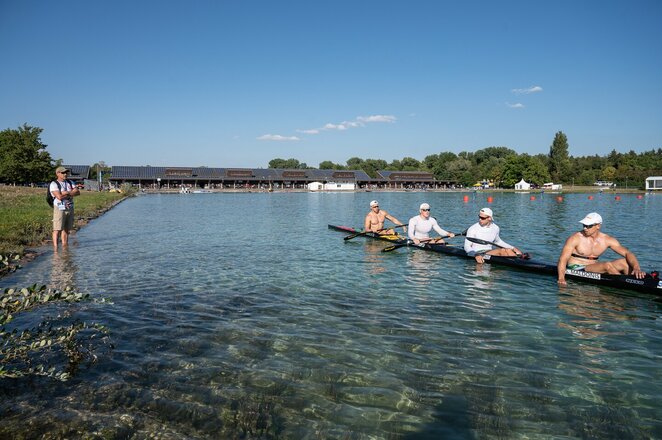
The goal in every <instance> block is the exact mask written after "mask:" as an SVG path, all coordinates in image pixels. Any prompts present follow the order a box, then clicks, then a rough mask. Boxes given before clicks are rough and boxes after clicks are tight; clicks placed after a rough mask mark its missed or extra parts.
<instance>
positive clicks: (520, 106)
mask: <svg viewBox="0 0 662 440" xmlns="http://www.w3.org/2000/svg"><path fill="white" fill-rule="evenodd" d="M506 105H507V106H508V107H510V108H524V104H522V103H520V102H518V103H516V104H510V103H508V102H506Z"/></svg>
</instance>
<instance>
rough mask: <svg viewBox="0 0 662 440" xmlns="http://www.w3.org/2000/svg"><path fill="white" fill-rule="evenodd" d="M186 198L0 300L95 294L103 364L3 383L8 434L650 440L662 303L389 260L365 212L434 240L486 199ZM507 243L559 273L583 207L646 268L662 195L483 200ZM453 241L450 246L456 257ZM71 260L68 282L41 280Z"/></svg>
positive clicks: (435, 262) (110, 224)
mask: <svg viewBox="0 0 662 440" xmlns="http://www.w3.org/2000/svg"><path fill="white" fill-rule="evenodd" d="M462 196H463V194H443V193H385V194H381V193H356V194H354V193H352V194H334V193H331V194H314V193H299V194H280V193H272V194H188V195H156V196H144V197H138V198H135V199H131V200H127V201H125V202H123V203H121V204H120V205H118V206H117V207H116V208H114V209H113V210H112V211H110V212H108V213H107V214H105V215H104V216H103V217H101V218H99V219H96V220H94V221H93V222H92V223H90V224H89V225H88V226H86V227H85V228H84V229H83V230H82V231H80V232H79V233H78V234H76V235H75V237H74V246H73V247H72V248H71V250H70V251H69V252H68V253H65V254H60V255H53V254H52V253H49V252H47V253H46V254H44V255H43V256H41V257H40V258H38V259H37V260H36V261H35V262H33V263H31V264H30V265H29V266H28V267H26V268H24V269H22V270H20V271H19V272H17V273H16V274H14V275H13V276H12V277H8V278H4V279H2V280H0V287H2V288H4V287H8V286H24V285H27V284H32V283H34V282H38V283H47V284H51V285H55V286H63V285H66V284H70V283H73V284H75V286H76V287H77V288H78V289H79V290H82V291H85V292H89V293H91V294H92V295H94V296H98V297H101V296H103V297H106V298H108V299H110V300H111V301H112V303H113V304H110V305H109V304H93V303H90V304H84V305H80V306H77V312H76V313H77V315H78V316H80V317H81V318H82V319H84V320H86V321H95V322H99V323H102V324H104V325H106V326H108V327H110V329H111V331H112V340H113V343H114V345H115V347H116V348H115V349H114V350H112V351H111V352H110V353H109V354H106V355H104V356H103V357H102V358H101V359H100V361H99V362H98V363H97V364H95V365H94V366H93V367H92V368H90V369H84V370H83V371H81V372H80V374H79V375H78V376H77V377H76V378H75V379H74V380H72V381H70V382H68V383H66V384H54V383H50V382H43V381H35V382H32V383H22V384H20V385H17V384H16V383H5V384H3V399H2V403H1V404H0V409H1V416H2V420H3V421H2V425H3V428H2V430H3V432H13V433H14V434H16V435H19V434H24V435H27V434H29V436H35V435H38V434H40V433H46V432H50V433H59V434H61V436H63V437H76V435H75V433H76V432H83V433H93V432H96V433H101V434H104V435H106V436H107V437H109V438H147V437H149V436H150V435H153V436H155V437H157V438H173V439H174V438H177V439H179V438H224V437H241V436H246V437H248V438H256V437H262V438H297V439H298V438H311V439H317V438H403V439H409V438H412V439H413V438H552V437H554V438H619V439H621V438H655V437H657V438H660V437H662V421H661V420H662V410H660V409H659V404H660V402H661V401H662V380H660V379H662V363H661V361H662V336H661V334H662V333H661V330H662V326H661V325H660V319H659V318H660V316H661V312H662V303H661V302H660V301H659V300H658V299H657V298H655V297H653V296H650V295H643V294H634V293H628V292H622V291H616V290H612V289H606V288H599V287H597V286H591V285H583V284H577V283H575V284H571V285H570V286H569V287H568V288H566V289H559V287H558V286H557V285H556V281H555V279H554V278H552V277H547V276H542V275H536V274H531V273H526V272H518V271H513V270H508V269H501V268H498V267H490V266H489V265H486V266H485V267H483V268H481V267H477V266H476V265H475V264H473V263H472V262H469V261H465V260H462V259H457V258H450V257H445V256H443V255H436V254H432V253H429V252H422V251H416V250H407V249H401V250H399V251H396V252H392V253H382V252H380V251H381V249H382V248H383V247H385V246H386V245H387V244H385V243H380V242H375V241H368V240H365V239H362V238H357V239H355V240H352V241H349V242H344V241H343V240H342V237H343V234H341V233H338V232H335V231H330V230H328V229H327V224H329V223H331V224H345V225H352V226H358V225H360V224H361V223H362V220H363V216H364V215H365V213H366V212H367V211H368V208H367V206H368V202H369V201H370V200H371V199H373V198H377V199H379V201H380V204H381V206H382V207H383V208H385V209H387V210H388V211H389V212H391V213H392V214H393V215H395V216H396V217H398V218H399V219H400V220H402V221H406V220H407V219H408V218H409V217H410V216H411V215H414V214H416V213H417V207H418V205H419V204H420V203H422V202H424V201H425V202H429V203H430V204H431V205H432V210H433V215H434V216H435V217H436V218H437V219H438V220H439V222H440V224H441V225H442V227H444V228H446V229H449V230H453V231H457V232H460V231H462V230H464V229H465V228H466V227H468V226H469V225H470V224H472V223H474V222H475V221H476V216H477V211H478V209H479V208H481V207H482V206H486V205H487V203H486V201H485V197H486V196H485V195H483V194H478V195H476V196H475V197H474V196H470V197H471V200H470V202H468V203H463V202H462ZM493 197H494V202H493V203H492V204H491V205H490V206H491V207H492V208H493V210H494V211H495V218H496V221H497V223H498V224H499V225H500V226H501V228H502V237H503V238H504V239H505V240H506V241H508V242H511V243H513V244H516V245H518V246H519V247H520V248H521V249H523V250H526V251H528V252H531V253H532V254H534V256H535V257H536V258H537V259H542V260H548V261H555V259H556V258H557V256H558V252H559V251H560V249H561V247H562V244H563V242H564V241H565V238H566V237H567V236H568V235H569V234H570V233H571V232H573V231H575V230H577V226H578V225H579V223H578V220H579V219H581V218H582V217H583V216H584V215H585V214H586V213H588V212H590V211H594V210H595V211H598V212H599V213H600V214H602V216H603V218H604V220H605V224H604V229H603V231H605V232H607V233H612V234H613V235H615V236H617V237H618V238H619V240H620V241H621V243H623V244H624V245H625V246H627V247H630V248H631V249H632V250H634V251H635V252H636V254H637V256H638V257H639V260H640V262H641V263H642V266H643V268H644V269H645V270H650V269H662V267H660V266H659V255H658V253H659V245H658V244H657V243H658V239H659V231H660V230H661V226H662V220H660V213H662V209H661V208H662V195H650V196H645V197H644V198H643V199H641V200H638V199H636V198H635V196H634V195H622V200H620V201H615V200H614V197H613V195H607V194H603V195H600V196H596V198H595V199H594V200H588V198H587V195H582V194H576V195H565V196H564V201H563V202H560V203H559V202H557V201H556V195H553V194H545V195H543V196H540V195H539V194H536V197H537V198H536V200H534V201H532V200H530V199H529V197H530V195H529V194H494V195H493ZM451 241H452V242H453V243H457V244H460V243H461V239H455V240H454V241H453V240H451ZM65 263H67V264H72V265H73V269H72V270H70V271H65V272H64V273H61V272H60V271H53V270H52V269H53V267H54V265H55V267H62V266H64V265H67V264H65Z"/></svg>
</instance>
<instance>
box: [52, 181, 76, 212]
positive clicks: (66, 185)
mask: <svg viewBox="0 0 662 440" xmlns="http://www.w3.org/2000/svg"><path fill="white" fill-rule="evenodd" d="M59 184H60V188H58V187H57V183H55V181H53V182H51V185H50V187H49V188H48V189H49V191H50V192H51V195H53V207H54V208H58V209H60V205H62V204H64V207H65V209H72V208H73V207H74V198H73V197H69V198H67V199H65V200H58V199H57V197H55V193H56V192H58V191H60V192H63V191H73V189H74V186H73V185H72V184H71V182H70V181H69V180H65V181H64V182H59Z"/></svg>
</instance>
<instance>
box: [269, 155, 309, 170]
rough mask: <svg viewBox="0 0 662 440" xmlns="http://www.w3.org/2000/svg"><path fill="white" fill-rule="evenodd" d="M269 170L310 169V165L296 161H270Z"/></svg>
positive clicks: (277, 159) (278, 159)
mask: <svg viewBox="0 0 662 440" xmlns="http://www.w3.org/2000/svg"><path fill="white" fill-rule="evenodd" d="M269 168H279V169H290V170H292V169H305V168H308V165H306V164H305V163H301V162H299V161H298V160H296V159H287V160H285V159H281V158H276V159H271V160H270V161H269Z"/></svg>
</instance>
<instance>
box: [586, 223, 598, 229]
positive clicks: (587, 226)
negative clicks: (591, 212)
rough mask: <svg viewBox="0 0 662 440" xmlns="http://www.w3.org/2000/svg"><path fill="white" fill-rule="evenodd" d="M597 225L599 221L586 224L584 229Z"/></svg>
mask: <svg viewBox="0 0 662 440" xmlns="http://www.w3.org/2000/svg"><path fill="white" fill-rule="evenodd" d="M595 225H597V223H593V224H592V225H584V229H591V228H592V227H593V226H595Z"/></svg>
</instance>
